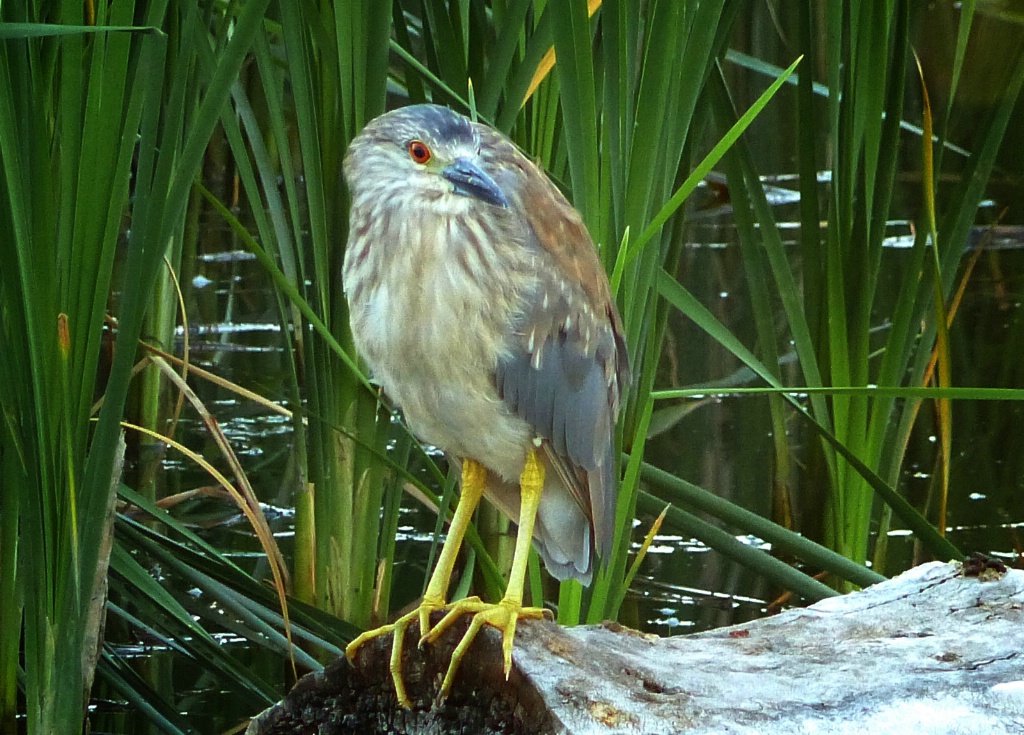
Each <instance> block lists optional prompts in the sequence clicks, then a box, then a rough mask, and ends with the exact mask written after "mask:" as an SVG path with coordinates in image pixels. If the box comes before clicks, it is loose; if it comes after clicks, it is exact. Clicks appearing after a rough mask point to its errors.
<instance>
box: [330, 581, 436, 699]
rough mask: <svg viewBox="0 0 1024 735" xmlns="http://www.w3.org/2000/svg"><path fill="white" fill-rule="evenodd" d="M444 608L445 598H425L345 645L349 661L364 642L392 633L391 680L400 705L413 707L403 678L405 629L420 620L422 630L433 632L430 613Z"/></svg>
mask: <svg viewBox="0 0 1024 735" xmlns="http://www.w3.org/2000/svg"><path fill="white" fill-rule="evenodd" d="M443 609H444V601H443V600H440V599H430V600H428V599H426V598H424V600H423V602H421V603H420V605H419V607H417V608H416V609H415V610H413V611H412V612H409V613H406V614H405V615H403V616H402V617H400V618H399V619H398V620H396V621H395V622H393V623H390V624H388V625H382V626H381V627H379V628H375V629H374V630H368V631H366V632H365V633H363V634H361V635H360V636H359V637H358V638H356V639H355V640H353V641H352V642H351V643H349V644H348V645H347V646H346V647H345V656H346V657H347V658H348V660H349V661H352V662H355V659H356V654H357V653H358V652H359V649H360V648H361V647H362V646H363V644H364V643H367V642H368V641H371V640H373V639H374V638H381V637H383V636H386V635H391V636H392V640H391V661H390V663H389V664H388V670H389V671H390V672H391V681H392V682H393V683H394V685H395V696H396V697H397V698H398V703H399V704H400V705H402V706H403V707H405V708H406V709H412V700H410V699H409V695H408V694H407V693H406V691H405V682H404V681H403V680H402V651H403V650H404V649H405V631H406V630H407V629H408V628H409V624H410V623H412V622H413V621H414V620H418V621H419V624H420V630H426V631H427V632H428V633H430V632H432V631H431V629H430V614H431V613H433V612H434V611H435V610H443ZM422 640H423V639H422V638H421V639H420V641H421V642H422Z"/></svg>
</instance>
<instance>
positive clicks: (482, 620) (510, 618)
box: [420, 597, 552, 701]
mask: <svg viewBox="0 0 1024 735" xmlns="http://www.w3.org/2000/svg"><path fill="white" fill-rule="evenodd" d="M463 615H472V616H473V621H472V622H471V623H470V624H469V628H468V629H467V630H466V634H465V635H464V636H462V641H460V642H459V645H458V646H456V648H455V651H454V652H453V653H452V661H451V663H450V664H449V665H448V673H446V674H445V676H444V682H443V683H442V684H441V691H440V693H439V694H438V700H439V701H441V700H444V698H445V697H447V696H448V692H449V690H450V689H451V687H452V682H453V681H454V680H455V672H456V671H457V670H458V668H459V663H460V662H461V661H462V657H463V656H465V655H466V651H467V649H469V646H470V644H471V643H472V642H473V639H474V638H476V634H477V633H479V632H480V629H481V628H482V627H483V626H484V625H490V626H492V627H494V628H497V629H498V630H500V631H501V650H502V653H503V654H504V659H505V678H506V679H508V675H509V673H510V672H511V671H512V641H513V639H514V638H515V635H516V623H517V622H519V620H520V619H522V620H530V619H532V620H540V619H542V618H545V617H546V618H548V619H549V620H550V619H552V615H551V611H550V610H545V609H543V608H539V607H523V605H522V603H521V602H517V601H515V600H508V599H505V600H502V601H501V602H499V603H497V604H494V603H488V602H481V601H480V598H479V597H467V598H466V599H464V600H459V601H458V602H453V603H451V604H450V605H449V606H448V608H447V613H445V616H444V617H443V618H441V621H440V622H439V623H438V624H437V625H436V626H435V627H434V629H433V630H431V631H430V632H429V633H427V634H426V635H424V636H423V637H422V638H421V639H420V643H433V642H434V641H436V640H437V639H438V638H439V637H440V636H441V635H442V634H443V633H444V632H445V631H446V630H448V628H450V627H451V626H452V625H453V624H454V623H455V621H456V620H458V619H459V618H460V617H461V616H463Z"/></svg>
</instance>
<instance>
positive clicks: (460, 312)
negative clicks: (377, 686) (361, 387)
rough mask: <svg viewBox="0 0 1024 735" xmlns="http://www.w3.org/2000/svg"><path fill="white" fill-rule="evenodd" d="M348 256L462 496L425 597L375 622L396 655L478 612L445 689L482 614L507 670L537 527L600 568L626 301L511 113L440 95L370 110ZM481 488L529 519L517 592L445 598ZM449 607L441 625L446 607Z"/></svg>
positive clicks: (402, 693)
mask: <svg viewBox="0 0 1024 735" xmlns="http://www.w3.org/2000/svg"><path fill="white" fill-rule="evenodd" d="M343 170H344V176H345V181H346V184H347V187H348V192H349V197H350V213H349V236H348V241H347V244H346V249H345V256H344V262H343V266H342V284H343V288H344V291H345V296H346V298H347V301H348V310H349V321H350V326H351V333H352V337H353V343H354V346H355V348H356V350H357V352H358V353H359V354H360V355H361V357H362V358H363V360H364V361H365V364H366V365H367V366H368V367H369V370H370V375H371V377H372V380H373V381H374V382H375V383H376V384H377V385H379V386H380V388H381V389H382V390H383V392H384V394H385V395H387V396H388V397H389V398H390V400H391V401H392V403H393V404H394V405H395V406H396V407H398V408H400V409H401V412H402V415H403V416H404V420H405V421H406V422H407V425H408V426H409V428H410V429H411V430H412V432H413V433H414V434H415V435H416V436H417V437H418V438H419V439H420V440H421V441H423V442H425V443H428V444H431V445H433V446H435V447H437V448H439V449H441V450H443V452H444V453H445V455H446V457H447V458H448V459H449V461H450V463H451V464H453V465H454V467H456V468H458V469H457V471H459V472H460V475H461V482H460V485H461V488H460V497H459V501H458V503H457V505H456V509H455V511H454V514H453V517H452V520H451V523H450V526H449V530H448V533H447V535H446V538H445V542H444V544H443V546H442V549H441V553H440V555H439V556H438V561H437V564H436V566H435V568H434V571H433V573H432V574H431V577H430V580H429V582H428V584H427V588H426V592H425V593H424V596H423V599H422V601H421V602H420V604H419V606H418V607H417V608H416V609H414V610H413V611H412V612H410V613H408V614H407V615H404V616H402V617H401V618H399V619H398V620H396V621H395V622H394V623H390V624H388V625H384V626H382V627H380V628H377V629H375V630H371V631H368V632H366V633H363V634H362V635H360V636H359V637H357V638H356V639H355V640H353V641H352V642H351V643H350V644H349V646H348V647H347V648H346V654H347V656H348V658H349V659H350V660H352V661H354V660H355V656H356V653H357V651H358V649H359V648H360V647H361V646H362V645H363V644H364V643H366V642H367V641H368V640H371V639H373V638H377V637H382V636H386V635H388V634H392V635H393V643H392V649H391V665H390V673H391V677H392V680H393V683H394V687H395V692H396V695H397V699H398V702H399V703H400V704H401V705H402V706H403V707H406V708H411V707H412V704H411V700H410V698H409V696H408V693H407V692H406V689H405V686H404V682H403V679H402V674H401V661H402V654H403V650H404V648H403V646H404V637H405V632H406V630H407V628H408V627H409V626H410V625H411V624H412V623H413V622H416V621H418V622H419V626H420V628H419V629H420V636H421V637H420V645H424V644H429V643H432V642H434V641H436V640H437V638H438V637H439V636H440V635H441V634H442V633H443V632H444V631H445V630H447V629H448V628H449V627H450V626H451V625H452V624H454V623H455V622H456V620H457V619H459V618H460V617H462V616H465V615H472V616H473V617H472V620H471V622H470V624H469V626H468V628H467V631H466V633H465V634H464V636H463V638H462V640H461V641H460V643H459V644H458V646H457V647H456V648H455V650H454V652H453V655H452V658H451V662H450V664H449V667H448V671H447V673H446V675H445V678H444V681H443V682H442V685H441V688H440V693H439V697H438V698H439V700H443V699H444V698H445V697H446V696H447V695H448V693H449V691H450V689H451V686H452V683H453V681H454V676H455V672H456V671H457V669H458V666H459V662H460V661H461V659H462V657H463V655H464V654H465V652H466V650H467V649H468V647H469V645H470V644H471V643H472V641H473V639H474V637H475V636H476V634H477V632H478V631H479V630H480V629H482V627H483V626H484V625H490V626H492V627H495V628H497V629H498V630H500V631H501V633H502V655H503V659H504V660H503V664H504V673H505V677H506V678H508V675H509V672H510V671H511V666H512V643H513V640H514V636H515V630H516V624H517V622H518V620H520V619H537V618H542V617H544V616H545V615H547V616H550V612H549V611H545V610H544V609H542V608H539V607H525V606H524V605H523V590H524V584H525V576H526V568H527V561H528V558H529V551H530V547H531V543H532V544H534V545H535V546H536V548H537V550H538V552H539V553H540V556H541V558H542V559H543V561H544V565H545V567H546V568H547V570H548V571H549V572H550V573H551V574H552V575H553V576H554V577H555V578H557V579H559V580H565V579H577V580H579V581H580V582H582V583H583V584H586V585H589V584H590V582H591V580H592V578H593V575H594V572H595V567H596V565H597V564H598V563H600V562H599V560H600V559H607V557H608V554H609V552H610V550H611V546H612V543H613V533H614V524H615V512H616V494H617V489H616V474H615V461H614V454H615V452H614V433H615V425H616V422H617V419H618V415H619V409H620V403H621V400H622V396H623V395H624V393H625V391H627V390H628V387H629V384H630V380H631V376H630V364H629V357H628V352H627V347H626V342H625V338H624V336H623V324H622V319H621V317H620V316H619V312H618V310H617V308H616V304H615V300H614V298H613V294H612V291H611V287H610V285H609V282H608V278H607V274H606V273H605V270H604V268H603V267H602V265H601V261H600V259H599V257H598V254H597V249H596V247H595V245H594V243H593V240H592V239H591V237H590V235H589V233H588V231H587V228H586V227H585V225H584V223H583V219H582V217H581V216H580V214H579V212H577V210H576V209H574V208H573V206H572V205H571V204H570V203H569V202H568V201H567V200H566V198H565V197H564V196H563V195H562V193H561V192H560V191H559V189H558V187H556V186H555V185H554V184H553V183H552V181H551V180H550V179H549V178H548V177H547V175H546V174H545V173H544V171H543V170H542V169H541V168H540V167H539V166H538V165H537V164H535V163H534V162H533V161H532V160H530V158H529V157H528V156H526V155H525V154H524V153H523V152H521V151H520V149H519V148H518V147H517V146H516V145H515V144H514V143H513V142H512V141H511V140H509V138H507V137H506V136H505V135H503V134H502V133H500V132H498V131H497V130H495V129H494V128H492V127H490V126H488V125H486V124H483V123H480V122H476V121H472V120H470V119H469V118H467V117H465V116H464V115H461V114H459V113H457V112H455V111H453V110H451V109H449V108H447V107H443V106H440V105H435V104H415V105H409V106H405V107H401V108H398V109H395V110H392V111H390V112H386V113H384V114H383V115H381V116H379V117H377V118H375V119H373V120H371V121H370V122H369V123H367V125H366V126H365V127H364V128H363V129H362V131H361V132H360V133H359V134H358V135H357V136H356V137H355V138H353V140H352V142H351V144H350V145H349V148H348V151H347V152H346V155H345V160H344V165H343ZM481 498H486V499H487V500H488V501H489V502H491V503H493V504H494V505H495V506H497V508H498V509H499V510H500V511H502V512H503V513H504V514H506V515H507V516H509V517H510V518H511V519H513V520H514V521H516V522H517V524H518V529H517V537H516V545H515V550H514V553H513V562H512V567H511V571H510V573H509V579H508V582H507V587H506V591H505V595H504V597H503V598H502V600H501V601H500V602H497V603H487V602H483V601H481V600H480V599H479V598H476V597H470V598H466V599H463V600H458V601H456V602H453V603H450V604H449V603H448V602H446V594H447V588H448V583H449V579H450V577H451V574H452V570H453V568H454V565H455V562H456V559H457V555H458V551H459V547H460V545H461V543H462V539H463V536H464V534H465V531H466V529H467V527H468V526H469V524H470V522H471V519H472V515H473V513H474V511H475V509H476V507H477V504H478V503H479V501H480V499H481ZM436 611H442V612H444V615H443V617H442V618H441V620H440V621H439V622H438V623H437V624H436V625H435V626H433V627H431V614H432V613H434V612H436Z"/></svg>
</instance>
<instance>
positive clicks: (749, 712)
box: [248, 563, 1024, 735]
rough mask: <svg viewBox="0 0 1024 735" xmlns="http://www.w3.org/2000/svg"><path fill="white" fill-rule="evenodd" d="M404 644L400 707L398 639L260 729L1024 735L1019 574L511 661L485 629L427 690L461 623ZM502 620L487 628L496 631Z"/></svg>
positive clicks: (920, 583)
mask: <svg viewBox="0 0 1024 735" xmlns="http://www.w3.org/2000/svg"><path fill="white" fill-rule="evenodd" d="M457 628H458V629H457V630H455V631H453V632H452V633H451V634H449V635H447V636H445V637H444V638H443V639H442V640H441V641H438V642H437V643H435V644H434V645H432V646H427V647H425V648H423V649H417V647H416V645H415V641H414V638H415V635H414V633H410V634H409V636H408V639H407V653H406V657H405V660H404V662H403V671H404V672H405V680H406V686H407V688H408V690H409V693H410V696H411V697H413V698H414V699H415V700H416V701H415V704H416V706H415V707H414V709H413V710H412V711H405V710H403V709H401V708H399V707H398V706H397V704H396V702H395V697H394V692H393V690H392V687H391V681H390V675H389V674H388V658H389V652H390V642H391V641H390V639H389V638H388V639H382V640H379V641H375V642H373V643H371V644H369V645H367V646H366V647H364V649H363V650H362V651H361V652H360V656H359V661H358V662H357V663H358V665H357V667H355V668H353V667H351V666H350V665H349V664H348V663H347V662H346V661H344V660H342V661H340V662H336V663H335V664H332V665H331V666H329V667H327V669H325V670H324V671H323V672H320V673H317V674H311V675H309V676H307V677H305V678H303V679H302V680H301V681H300V682H299V683H298V684H297V685H296V686H295V688H294V689H293V690H292V692H291V693H289V694H288V696H287V697H286V698H285V699H284V701H282V702H281V703H279V704H278V705H276V706H274V707H272V708H270V709H269V710H267V711H266V712H264V713H263V714H261V715H260V716H259V717H258V718H256V719H255V720H254V721H253V723H252V725H251V726H250V728H249V730H248V732H249V733H250V735H271V734H273V735H284V734H285V733H288V734H291V733H321V734H323V735H328V734H332V733H375V732H388V733H474V734H476V733H572V734H573V735H576V734H579V733H644V734H645V735H646V734H655V733H666V734H667V733H673V734H674V733H679V734H680V735H697V734H698V733H700V734H708V735H710V734H711V733H715V734H720V733H736V734H744V735H747V734H750V735H753V734H754V733H757V734H758V735H762V734H763V735H772V734H773V733H786V735H792V733H808V734H810V733H830V734H831V733H849V734H850V735H867V734H871V735H875V734H878V733H882V734H888V733H892V734H893V735H895V734H896V733H899V734H900V735H903V734H904V733H908V734H913V735H939V734H942V735H954V734H959V733H963V734H964V735H968V734H970V735H1010V734H1011V733H1015V734H1019V733H1024V571H1016V570H1015V571H1009V572H1006V573H1003V571H1002V570H998V569H994V568H992V567H991V566H988V565H985V564H980V565H979V564H975V565H973V566H968V567H967V568H966V569H965V568H964V567H961V565H958V564H941V563H932V564H926V565H924V566H921V567H918V568H916V569H913V570H911V571H909V572H907V573H905V574H903V575H901V576H899V577H897V578H895V579H893V580H890V581H887V582H883V583H881V584H878V585H875V586H874V587H871V588H869V589H866V590H864V591H862V592H857V593H854V594H850V595H846V596H843V597H836V598H831V599H828V600H824V601H822V602H819V603H817V604H815V605H811V606H810V607H808V608H803V609H793V610H788V611H786V612H784V613H782V614H780V615H777V616H775V617H771V618H766V619H763V620H757V621H754V622H751V623H746V624H743V625H737V626H733V627H730V628H723V629H719V630H714V631H710V632H707V633H700V634H696V635H689V636H678V637H674V638H658V637H656V636H650V635H644V634H641V633H637V632H635V631H631V630H628V629H626V628H623V627H621V626H618V625H614V624H605V625H601V626H588V627H579V628H560V627H559V626H557V625H555V624H554V623H549V622H543V621H541V622H535V621H531V622H523V623H521V624H520V628H519V632H518V633H517V636H516V647H515V651H514V657H513V660H514V666H513V672H512V675H511V677H510V678H509V680H508V681H505V679H504V676H503V675H502V673H501V663H500V662H501V655H500V637H499V636H498V634H497V632H496V631H487V632H486V634H481V635H480V636H478V639H477V642H476V643H474V646H473V648H472V649H471V651H470V653H469V655H467V657H466V659H465V660H464V661H463V664H462V669H461V671H460V674H459V677H458V678H457V680H456V683H455V686H454V690H453V693H452V695H451V696H450V697H449V698H448V700H446V701H445V702H444V703H442V704H440V705H435V704H434V703H433V701H432V697H433V696H434V694H435V693H436V691H437V688H438V685H439V683H440V679H441V677H442V676H443V673H444V671H445V669H446V667H447V663H448V659H449V657H450V656H451V650H452V647H453V646H454V645H455V644H456V643H457V642H458V640H459V637H460V636H461V633H462V630H464V628H461V627H458V626H457ZM492 633H493V635H492Z"/></svg>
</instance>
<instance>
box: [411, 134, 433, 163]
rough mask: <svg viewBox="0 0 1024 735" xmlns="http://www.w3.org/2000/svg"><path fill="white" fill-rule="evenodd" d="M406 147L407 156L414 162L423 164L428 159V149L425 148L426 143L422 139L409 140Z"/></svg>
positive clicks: (429, 155) (429, 154)
mask: <svg viewBox="0 0 1024 735" xmlns="http://www.w3.org/2000/svg"><path fill="white" fill-rule="evenodd" d="M408 149H409V158H411V159H412V160H414V161H415V162H416V163H419V164H424V163H426V162H427V161H429V160H430V157H431V153H430V149H429V148H427V144H426V143H424V142H423V141H422V140H410V141H409V146H408Z"/></svg>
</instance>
